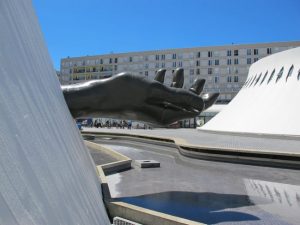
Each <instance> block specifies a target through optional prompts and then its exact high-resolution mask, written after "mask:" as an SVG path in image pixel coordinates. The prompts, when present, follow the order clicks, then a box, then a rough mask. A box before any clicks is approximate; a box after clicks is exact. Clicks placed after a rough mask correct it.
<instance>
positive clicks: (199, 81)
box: [190, 78, 205, 95]
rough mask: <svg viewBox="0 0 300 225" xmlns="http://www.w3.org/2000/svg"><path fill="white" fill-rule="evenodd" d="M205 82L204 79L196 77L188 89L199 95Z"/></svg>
mask: <svg viewBox="0 0 300 225" xmlns="http://www.w3.org/2000/svg"><path fill="white" fill-rule="evenodd" d="M204 84H205V79H199V78H198V79H196V80H195V81H194V83H193V85H192V86H191V88H190V91H192V92H194V93H195V94H197V95H200V93H201V92H202V90H203V87H204Z"/></svg>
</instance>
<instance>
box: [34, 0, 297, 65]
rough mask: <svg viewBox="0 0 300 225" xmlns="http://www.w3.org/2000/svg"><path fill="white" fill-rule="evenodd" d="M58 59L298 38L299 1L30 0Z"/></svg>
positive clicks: (51, 51)
mask: <svg viewBox="0 0 300 225" xmlns="http://www.w3.org/2000/svg"><path fill="white" fill-rule="evenodd" d="M33 5H34V7H35V9H36V12H37V15H38V17H39V21H40V24H41V27H42V30H43V33H44V36H45V40H46V42H47V45H48V49H49V52H50V54H51V57H52V59H53V63H54V66H55V68H56V69H57V70H59V68H60V59H61V58H65V57H67V56H71V57H74V56H85V55H96V54H107V53H111V52H114V53H119V52H131V51H144V50H154V49H167V48H183V47H196V46H210V45H212V46H214V45H225V44H231V43H234V44H244V43H258V42H275V41H293V40H300V13H299V9H300V1H299V0H272V1H271V0H84V1H83V0H72V1H71V0H68V1H67V0H51V1H43V0H33Z"/></svg>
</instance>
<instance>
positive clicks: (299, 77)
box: [297, 69, 300, 80]
mask: <svg viewBox="0 0 300 225" xmlns="http://www.w3.org/2000/svg"><path fill="white" fill-rule="evenodd" d="M297 79H298V80H300V69H299V70H298V75H297Z"/></svg>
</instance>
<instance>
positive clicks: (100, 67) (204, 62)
mask: <svg viewBox="0 0 300 225" xmlns="http://www.w3.org/2000/svg"><path fill="white" fill-rule="evenodd" d="M298 46H300V41H290V42H274V43H259V44H241V45H236V44H232V45H224V46H207V47H194V48H180V49H165V50H153V51H142V52H128V53H112V54H106V55H94V56H83V57H67V58H63V59H61V67H60V81H61V83H62V84H73V83H78V82H84V81H87V80H93V79H103V78H108V77H111V76H113V75H115V74H117V73H120V72H130V73H133V74H136V75H138V76H146V77H148V78H149V79H154V76H155V73H156V71H157V70H159V69H161V68H165V69H166V70H167V72H166V78H165V83H166V84H167V85H170V83H171V80H172V73H173V71H174V70H175V69H176V68H177V67H182V68H184V75H185V82H184V88H189V87H190V86H191V84H192V83H193V81H194V80H195V79H196V78H203V79H206V85H205V88H204V92H220V97H219V102H229V101H230V100H231V99H232V98H233V97H234V96H235V95H236V94H237V92H238V91H239V90H240V89H241V87H242V86H243V84H244V82H245V80H246V77H247V75H248V70H249V67H250V65H251V64H252V63H254V62H256V61H258V60H259V59H261V58H263V57H266V56H268V55H271V54H273V53H277V52H280V51H284V50H287V49H290V48H294V47H298Z"/></svg>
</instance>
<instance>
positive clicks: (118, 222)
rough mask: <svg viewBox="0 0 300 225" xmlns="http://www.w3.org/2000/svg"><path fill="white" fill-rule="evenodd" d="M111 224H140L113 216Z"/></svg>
mask: <svg viewBox="0 0 300 225" xmlns="http://www.w3.org/2000/svg"><path fill="white" fill-rule="evenodd" d="M113 225H142V224H140V223H135V222H132V221H130V220H126V219H124V218H121V217H118V216H117V217H114V220H113Z"/></svg>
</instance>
